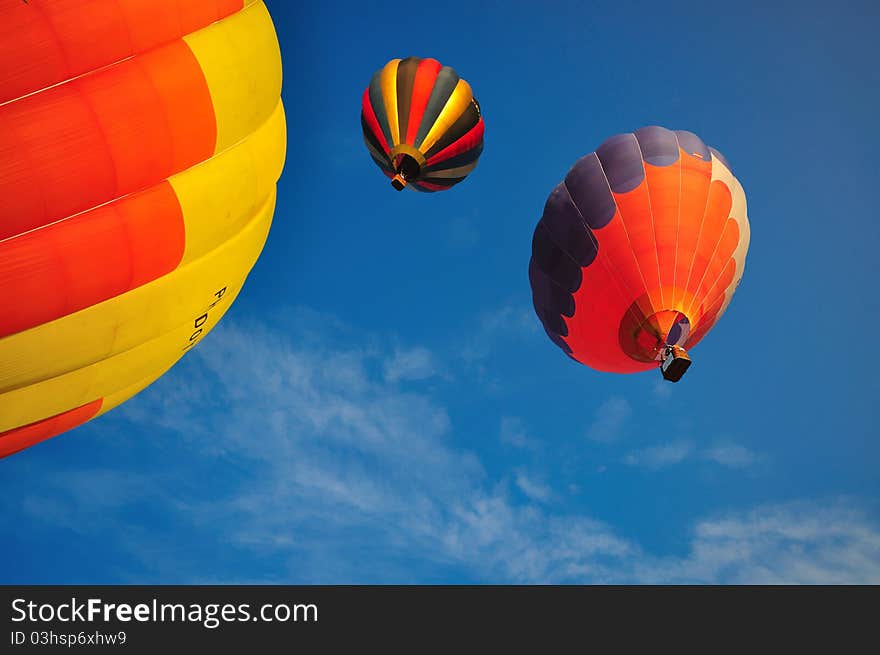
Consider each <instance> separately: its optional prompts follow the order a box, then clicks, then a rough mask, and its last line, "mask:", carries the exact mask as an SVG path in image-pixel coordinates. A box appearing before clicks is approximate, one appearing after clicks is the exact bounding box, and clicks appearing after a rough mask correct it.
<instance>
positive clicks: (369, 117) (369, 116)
mask: <svg viewBox="0 0 880 655" xmlns="http://www.w3.org/2000/svg"><path fill="white" fill-rule="evenodd" d="M363 111H364V120H365V121H366V123H367V127H369V128H370V131H371V132H372V133H373V136H375V137H376V140H377V141H378V142H379V145H381V146H382V149H383V150H384V151H385V154H386V155H389V156H390V154H391V149H390V148H389V147H388V141H387V140H386V139H385V134H384V133H383V132H382V128H381V127H380V126H379V120H378V119H377V118H376V112H375V111H374V110H373V105H372V103H371V102H370V89H369V88H367V90H366V91H364V98H363Z"/></svg>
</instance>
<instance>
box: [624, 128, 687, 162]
mask: <svg viewBox="0 0 880 655" xmlns="http://www.w3.org/2000/svg"><path fill="white" fill-rule="evenodd" d="M634 134H635V135H636V141H638V142H639V149H640V150H641V151H642V159H644V160H645V161H646V162H648V163H649V164H651V165H652V166H671V165H672V164H674V163H675V162H677V161H678V157H679V151H678V139H676V138H675V132H673V131H672V130H667V129H666V128H665V127H659V126H657V125H652V126H650V127H643V128H641V129H639V130H636V131H635V132H634Z"/></svg>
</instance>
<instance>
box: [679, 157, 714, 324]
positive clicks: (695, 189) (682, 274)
mask: <svg viewBox="0 0 880 655" xmlns="http://www.w3.org/2000/svg"><path fill="white" fill-rule="evenodd" d="M679 158H680V159H679V161H680V162H681V198H680V199H679V205H678V230H677V234H678V238H677V244H678V245H677V246H676V255H675V276H674V277H675V288H674V297H673V302H672V306H671V308H672V309H679V310H680V309H683V307H684V305H685V304H686V302H687V300H688V299H686V298H685V295H686V294H685V288H686V285H687V282H688V273H689V272H690V270H691V262H692V261H693V258H694V253H695V252H696V250H697V239H698V238H699V234H700V223H701V222H702V220H703V214H705V212H706V200H707V198H708V196H709V183H710V181H711V180H712V162H707V161H703V160H702V159H700V158H699V157H695V156H693V155H690V154H688V153H686V152H685V151H684V150H682V149H681V148H679ZM689 318H690V317H689Z"/></svg>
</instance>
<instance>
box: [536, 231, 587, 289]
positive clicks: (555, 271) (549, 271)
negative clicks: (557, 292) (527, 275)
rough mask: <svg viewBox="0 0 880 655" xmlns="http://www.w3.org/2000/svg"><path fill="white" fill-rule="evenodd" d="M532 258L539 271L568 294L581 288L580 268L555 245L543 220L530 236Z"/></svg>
mask: <svg viewBox="0 0 880 655" xmlns="http://www.w3.org/2000/svg"><path fill="white" fill-rule="evenodd" d="M532 257H534V258H535V262H536V263H537V264H538V267H539V268H540V269H541V271H543V273H544V274H545V275H546V276H547V277H549V278H550V279H551V280H553V281H554V282H555V283H556V284H557V285H558V286H560V287H562V288H563V289H565V290H566V291H567V292H568V293H574V292H575V291H577V290H578V288H579V287H580V286H581V282H582V280H583V277H582V274H581V267H580V266H578V265H577V263H576V262H575V261H574V260H573V259H572V258H571V257H570V256H569V255H568V254H566V253H565V251H564V250H562V248H560V247H559V246H558V245H556V242H555V241H554V240H553V236H552V235H551V234H550V231H549V230H548V229H547V226H546V225H544V221H543V220H541V221H539V222H538V225H537V227H535V234H534V235H533V236H532Z"/></svg>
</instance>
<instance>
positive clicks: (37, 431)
mask: <svg viewBox="0 0 880 655" xmlns="http://www.w3.org/2000/svg"><path fill="white" fill-rule="evenodd" d="M103 403H104V399H103V398H99V399H98V400H95V401H92V402H90V403H88V404H87V405H82V406H81V407H77V408H75V409H71V410H68V411H66V412H63V413H61V414H56V415H55V416H52V417H50V418H46V419H43V420H42V421H37V422H35V423H30V424H28V425H23V426H21V427H18V428H13V429H12V430H7V431H5V432H0V458H2V457H8V456H9V455H12V454H14V453H17V452H18V451H20V450H24V449H25V448H30V447H31V446H33V445H34V444H38V443H40V442H41V441H45V440H46V439H51V438H52V437H55V436H58V435H59V434H61V433H62V432H66V431H67V430H72V429H73V428H75V427H77V426H79V425H82V424H83V423H85V422H86V421H88V420H90V419H92V418H94V416H95V415H96V414H97V413H98V412H99V411H100V410H101V405H102V404H103Z"/></svg>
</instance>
